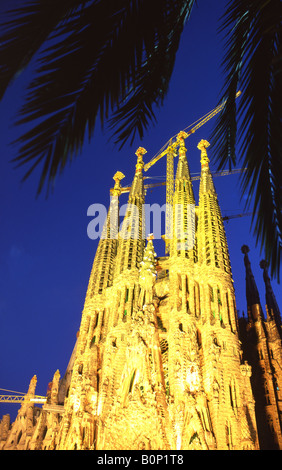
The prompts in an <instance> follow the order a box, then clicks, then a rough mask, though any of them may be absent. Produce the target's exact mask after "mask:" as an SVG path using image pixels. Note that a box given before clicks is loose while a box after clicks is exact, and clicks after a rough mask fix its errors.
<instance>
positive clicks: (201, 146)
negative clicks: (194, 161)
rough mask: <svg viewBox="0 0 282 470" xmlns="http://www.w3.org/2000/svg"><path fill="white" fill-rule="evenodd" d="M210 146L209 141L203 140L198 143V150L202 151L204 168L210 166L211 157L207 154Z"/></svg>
mask: <svg viewBox="0 0 282 470" xmlns="http://www.w3.org/2000/svg"><path fill="white" fill-rule="evenodd" d="M209 146H210V143H209V142H208V141H207V140H204V139H202V140H201V141H200V142H199V143H198V146H197V147H198V149H199V150H201V164H202V166H208V164H209V161H210V160H209V157H208V154H207V148H208V147H209Z"/></svg>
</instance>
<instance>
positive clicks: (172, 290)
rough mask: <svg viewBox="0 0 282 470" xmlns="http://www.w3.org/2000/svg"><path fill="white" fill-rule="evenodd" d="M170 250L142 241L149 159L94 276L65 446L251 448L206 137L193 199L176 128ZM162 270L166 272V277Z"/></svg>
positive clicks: (250, 412)
mask: <svg viewBox="0 0 282 470" xmlns="http://www.w3.org/2000/svg"><path fill="white" fill-rule="evenodd" d="M177 139H178V144H179V159H178V165H177V171H176V175H175V190H174V197H173V210H172V213H173V237H172V240H171V241H170V247H169V248H170V253H169V256H166V257H163V258H158V257H157V254H156V253H155V249H154V241H153V238H154V237H153V234H151V235H149V236H148V237H147V244H146V246H145V227H144V211H143V207H144V203H145V192H144V185H143V174H142V170H143V165H144V163H143V155H144V154H145V153H146V151H145V150H144V149H143V148H139V149H138V150H137V152H136V155H137V164H136V170H135V175H134V179H133V182H132V186H131V189H130V193H129V199H128V205H127V208H126V212H125V217H124V220H123V224H122V227H121V230H120V233H119V234H117V233H115V232H113V230H111V229H112V227H109V221H110V220H113V218H114V220H115V216H113V213H116V212H114V211H116V209H117V208H118V197H119V195H120V192H121V189H120V179H121V177H122V176H123V175H121V174H116V175H115V177H116V186H115V197H116V199H115V200H113V198H112V201H111V206H110V209H109V213H108V217H107V220H106V225H105V229H104V235H103V237H102V239H101V240H100V242H99V245H98V249H97V253H96V257H95V260H94V264H93V269H92V272H91V275H90V281H89V286H88V290H87V295H86V301H85V306H84V311H83V314H82V321H81V326H80V331H79V337H78V341H77V350H76V356H75V361H74V366H73V373H72V379H71V383H70V388H69V392H68V397H67V398H66V400H65V412H64V415H63V417H62V421H61V425H60V430H59V432H58V435H57V439H56V441H57V448H59V449H97V450H107V449H111V450H125V449H128V450H130V449H133V450H134V449H135V450H138V449H145V450H154V449H158V450H169V449H256V448H257V445H258V444H257V435H256V420H255V415H254V399H253V395H252V391H251V385H250V375H251V368H250V366H249V365H248V363H242V361H241V357H242V351H241V346H240V341H239V336H238V320H237V314H236V304H235V294H234V287H233V280H232V274H231V268H230V260H229V254H228V247H227V241H226V236H225V231H224V226H223V221H222V217H221V213H220V207H219V203H218V199H217V194H216V191H215V188H214V184H213V179H212V175H211V172H210V169H209V158H208V156H207V150H206V149H207V147H208V145H209V144H208V142H206V141H201V142H200V143H199V149H200V150H201V167H202V171H201V180H200V190H199V205H198V206H196V203H195V197H194V192H193V187H192V181H191V177H190V171H189V165H188V161H187V157H186V152H187V150H186V148H185V143H184V139H185V133H179V134H178V137H177ZM164 273H165V275H164Z"/></svg>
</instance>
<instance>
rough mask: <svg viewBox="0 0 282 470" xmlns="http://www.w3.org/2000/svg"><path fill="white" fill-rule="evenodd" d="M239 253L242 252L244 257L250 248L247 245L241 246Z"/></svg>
mask: <svg viewBox="0 0 282 470" xmlns="http://www.w3.org/2000/svg"><path fill="white" fill-rule="evenodd" d="M241 251H242V253H243V254H244V255H246V254H247V253H249V251H250V248H249V247H248V245H243V246H242V247H241Z"/></svg>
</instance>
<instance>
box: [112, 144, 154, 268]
mask: <svg viewBox="0 0 282 470" xmlns="http://www.w3.org/2000/svg"><path fill="white" fill-rule="evenodd" d="M145 153H147V151H146V150H145V149H144V148H143V147H139V148H138V149H137V151H136V153H135V154H136V155H137V163H136V167H135V175H134V178H133V182H132V185H131V189H130V193H129V198H128V205H127V208H126V213H125V217H124V221H123V224H122V228H121V232H120V236H119V244H118V250H117V257H116V263H115V277H117V276H118V275H119V274H121V273H122V272H123V271H124V270H127V269H131V268H137V269H138V268H139V263H140V262H141V261H142V258H143V250H144V246H145V240H144V238H145V237H144V232H145V227H144V217H143V204H144V202H145V192H144V182H143V167H144V162H143V155H145Z"/></svg>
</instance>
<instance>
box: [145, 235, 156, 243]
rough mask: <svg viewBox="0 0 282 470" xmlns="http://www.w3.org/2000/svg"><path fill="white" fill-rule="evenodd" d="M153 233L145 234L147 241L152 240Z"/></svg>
mask: <svg viewBox="0 0 282 470" xmlns="http://www.w3.org/2000/svg"><path fill="white" fill-rule="evenodd" d="M154 238H155V237H154V234H153V233H149V235H148V236H147V241H148V242H149V241H150V240H154Z"/></svg>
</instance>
